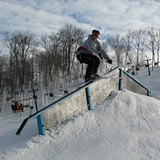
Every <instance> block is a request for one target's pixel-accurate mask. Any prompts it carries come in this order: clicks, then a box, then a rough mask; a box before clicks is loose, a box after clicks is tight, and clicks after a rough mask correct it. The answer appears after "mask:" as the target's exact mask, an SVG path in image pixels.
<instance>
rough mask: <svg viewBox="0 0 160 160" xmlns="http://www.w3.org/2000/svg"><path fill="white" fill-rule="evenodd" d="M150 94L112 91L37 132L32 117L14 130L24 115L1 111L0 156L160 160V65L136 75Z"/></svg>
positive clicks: (7, 159) (14, 159)
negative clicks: (89, 108)
mask: <svg viewBox="0 0 160 160" xmlns="http://www.w3.org/2000/svg"><path fill="white" fill-rule="evenodd" d="M136 79H138V80H139V81H140V82H142V83H143V84H144V85H146V86H147V87H148V88H149V89H150V90H151V91H152V93H151V96H150V97H148V96H144V95H139V94H136V93H133V92H130V91H127V90H123V91H114V92H112V94H111V95H110V96H109V97H108V98H107V99H106V100H105V101H103V102H101V103H99V104H98V105H96V106H95V107H94V108H93V110H92V111H88V112H85V113H81V114H79V115H77V116H75V117H73V118H71V119H69V120H67V121H66V122H64V123H62V124H60V125H59V126H57V127H55V128H53V129H50V130H49V131H46V134H45V136H40V135H38V131H37V129H35V128H37V124H36V120H32V121H30V122H29V124H28V125H27V127H26V128H25V129H24V131H23V132H22V134H21V135H20V136H16V135H15V133H16V131H17V129H18V127H19V126H20V124H21V123H22V121H23V119H24V118H25V117H26V115H25V114H28V113H27V112H29V111H27V110H26V111H25V112H24V113H23V114H22V116H19V115H18V114H13V113H11V112H10V113H9V112H8V113H4V114H2V113H0V160H37V159H39V160H53V159H54V160H159V159H160V138H159V135H160V84H159V79H160V68H155V69H154V71H153V72H151V76H148V73H147V68H144V69H142V70H141V71H140V72H138V75H137V76H136Z"/></svg>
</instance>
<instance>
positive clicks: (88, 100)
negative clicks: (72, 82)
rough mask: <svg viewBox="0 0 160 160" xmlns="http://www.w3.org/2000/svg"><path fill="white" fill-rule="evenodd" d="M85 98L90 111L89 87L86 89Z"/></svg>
mask: <svg viewBox="0 0 160 160" xmlns="http://www.w3.org/2000/svg"><path fill="white" fill-rule="evenodd" d="M86 98H87V105H88V110H92V104H91V98H90V91H89V87H87V88H86Z"/></svg>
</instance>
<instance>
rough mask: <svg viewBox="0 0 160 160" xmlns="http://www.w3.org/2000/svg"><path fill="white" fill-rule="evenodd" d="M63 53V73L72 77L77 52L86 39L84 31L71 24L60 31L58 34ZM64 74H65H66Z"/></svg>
mask: <svg viewBox="0 0 160 160" xmlns="http://www.w3.org/2000/svg"><path fill="white" fill-rule="evenodd" d="M57 34H58V35H59V39H60V44H61V52H62V55H63V69H64V70H63V71H64V72H65V71H66V74H67V75H68V76H71V69H72V68H71V67H73V62H74V56H75V50H76V49H77V46H78V45H80V43H81V42H82V40H83V38H84V31H82V30H81V29H80V28H77V27H76V26H74V25H71V24H65V25H64V26H63V27H62V28H60V29H59V31H58V33H57ZM64 72H63V73H64Z"/></svg>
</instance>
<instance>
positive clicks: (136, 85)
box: [16, 67, 150, 135]
mask: <svg viewBox="0 0 160 160" xmlns="http://www.w3.org/2000/svg"><path fill="white" fill-rule="evenodd" d="M123 88H125V89H128V90H131V91H133V92H136V93H139V94H144V95H148V96H149V94H150V90H149V89H148V88H147V87H145V86H144V85H143V84H141V83H140V82H139V81H137V80H136V79H135V78H133V77H132V76H131V75H129V74H128V73H127V72H125V71H123V70H122V69H121V68H119V67H116V68H114V69H113V70H112V71H110V72H108V73H107V74H106V75H104V77H103V78H102V79H99V80H96V81H94V82H89V83H87V84H85V85H84V86H82V87H80V88H79V89H77V90H75V91H73V92H72V93H70V94H68V95H67V96H65V97H63V98H61V99H59V100H57V101H56V102H54V103H52V104H50V105H48V106H47V107H45V108H43V109H41V110H40V111H38V112H37V113H34V114H33V115H31V116H29V117H28V118H26V119H25V120H24V121H23V123H22V124H21V126H20V127H19V129H18V131H17V132H16V134H17V135H20V133H21V132H22V130H23V129H24V127H25V126H26V124H27V122H28V121H30V120H32V119H34V118H37V125H38V130H39V134H41V135H44V134H45V130H47V129H49V128H52V127H54V126H56V125H58V124H60V123H62V122H63V121H65V120H67V119H68V118H70V117H72V116H74V115H76V114H78V113H80V112H85V111H87V110H91V109H92V108H93V107H94V106H95V105H96V104H97V103H99V102H100V101H102V100H104V99H106V98H107V97H108V96H109V94H110V93H111V92H112V91H114V90H122V89H123Z"/></svg>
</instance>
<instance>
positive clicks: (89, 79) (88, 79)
mask: <svg viewBox="0 0 160 160" xmlns="http://www.w3.org/2000/svg"><path fill="white" fill-rule="evenodd" d="M94 79H96V77H95V76H94V75H91V76H90V77H89V78H85V82H88V81H93V80H94Z"/></svg>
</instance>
